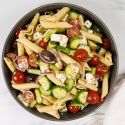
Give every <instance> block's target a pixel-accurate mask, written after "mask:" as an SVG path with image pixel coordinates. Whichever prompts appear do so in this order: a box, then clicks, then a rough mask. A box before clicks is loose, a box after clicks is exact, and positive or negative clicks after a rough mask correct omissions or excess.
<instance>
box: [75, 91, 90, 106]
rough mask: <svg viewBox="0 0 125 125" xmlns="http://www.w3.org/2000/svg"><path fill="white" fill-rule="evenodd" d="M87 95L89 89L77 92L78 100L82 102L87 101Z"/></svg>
mask: <svg viewBox="0 0 125 125" xmlns="http://www.w3.org/2000/svg"><path fill="white" fill-rule="evenodd" d="M87 95H88V92H87V91H80V92H78V94H77V100H78V101H79V102H80V103H82V104H85V103H86V99H87Z"/></svg>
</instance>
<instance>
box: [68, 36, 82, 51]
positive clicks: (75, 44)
mask: <svg viewBox="0 0 125 125" xmlns="http://www.w3.org/2000/svg"><path fill="white" fill-rule="evenodd" d="M69 42H70V45H69V46H70V48H71V49H77V47H78V45H79V44H80V42H81V38H80V37H79V36H73V37H71V39H70V40H69Z"/></svg>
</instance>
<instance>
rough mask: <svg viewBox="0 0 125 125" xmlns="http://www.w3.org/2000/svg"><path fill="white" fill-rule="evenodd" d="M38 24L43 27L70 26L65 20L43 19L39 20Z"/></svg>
mask: <svg viewBox="0 0 125 125" xmlns="http://www.w3.org/2000/svg"><path fill="white" fill-rule="evenodd" d="M40 24H41V26H42V27H44V28H46V29H47V28H50V29H51V28H71V27H72V25H70V24H69V23H67V22H49V21H48V22H45V21H40Z"/></svg>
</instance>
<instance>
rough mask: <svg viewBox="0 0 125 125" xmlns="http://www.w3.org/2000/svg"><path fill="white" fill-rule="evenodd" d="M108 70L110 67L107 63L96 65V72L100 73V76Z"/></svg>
mask: <svg viewBox="0 0 125 125" xmlns="http://www.w3.org/2000/svg"><path fill="white" fill-rule="evenodd" d="M107 70H108V67H107V66H106V65H105V64H103V63H99V64H98V65H97V67H96V74H98V75H99V76H104V74H105V73H106V72H107Z"/></svg>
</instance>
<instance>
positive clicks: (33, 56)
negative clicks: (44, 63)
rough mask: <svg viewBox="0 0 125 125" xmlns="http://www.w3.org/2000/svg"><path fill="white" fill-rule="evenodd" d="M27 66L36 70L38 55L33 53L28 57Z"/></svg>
mask: <svg viewBox="0 0 125 125" xmlns="http://www.w3.org/2000/svg"><path fill="white" fill-rule="evenodd" d="M28 61H29V65H30V66H32V67H35V68H37V67H38V55H37V54H35V53H33V54H31V55H30V56H29V59H28Z"/></svg>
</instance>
